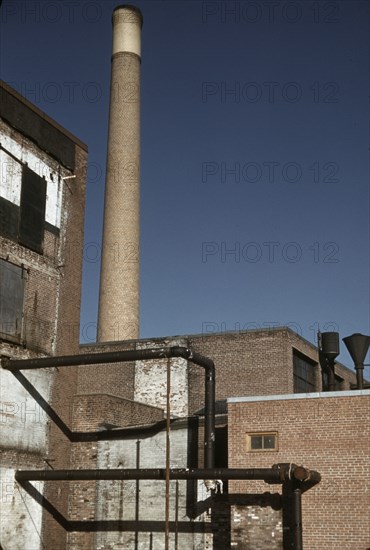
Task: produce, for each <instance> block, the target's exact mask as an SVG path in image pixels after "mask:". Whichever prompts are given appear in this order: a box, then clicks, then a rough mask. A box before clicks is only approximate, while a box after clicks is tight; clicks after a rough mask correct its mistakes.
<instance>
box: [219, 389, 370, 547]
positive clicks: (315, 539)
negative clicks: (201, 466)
mask: <svg viewBox="0 0 370 550" xmlns="http://www.w3.org/2000/svg"><path fill="white" fill-rule="evenodd" d="M228 410H229V467H233V468H252V467H253V468H254V467H256V468H259V467H271V466H272V465H273V464H275V463H278V462H293V463H296V464H299V465H300V464H303V465H304V466H305V467H307V468H310V469H313V470H317V471H318V472H320V473H321V476H322V481H321V482H320V484H319V485H317V486H315V487H313V488H312V489H310V490H308V491H307V492H305V493H304V494H303V497H302V507H303V546H304V548H305V550H317V549H318V548H325V549H328V550H330V549H333V550H334V549H338V548H345V549H346V550H367V549H368V548H369V546H370V528H369V522H368V519H369V516H368V504H369V502H368V495H367V493H366V487H368V486H369V482H370V475H369V468H368V465H369V457H370V418H369V417H370V396H369V395H366V396H365V395H364V396H361V395H358V394H357V395H356V393H355V392H354V393H353V394H352V395H348V394H343V396H338V397H320V398H315V399H312V398H309V399H308V398H302V399H292V400H278V401H255V402H239V403H229V404H228ZM253 431H277V432H278V439H279V449H278V451H277V452H263V451H261V452H253V453H251V452H247V450H246V433H248V432H253ZM271 487H272V489H271ZM277 487H278V486H274V485H273V486H269V485H267V484H266V483H264V482H252V481H248V482H233V483H230V491H231V492H236V493H241V492H251V491H252V492H253V491H259V492H261V493H262V492H266V491H271V490H273V491H274V492H275V490H276V488H277Z"/></svg>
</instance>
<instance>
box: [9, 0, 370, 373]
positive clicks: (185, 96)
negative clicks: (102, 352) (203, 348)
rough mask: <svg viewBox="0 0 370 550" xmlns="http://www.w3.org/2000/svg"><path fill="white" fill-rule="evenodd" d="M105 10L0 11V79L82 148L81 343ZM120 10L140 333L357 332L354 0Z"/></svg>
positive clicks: (361, 293) (364, 244)
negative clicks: (137, 97) (137, 232)
mask: <svg viewBox="0 0 370 550" xmlns="http://www.w3.org/2000/svg"><path fill="white" fill-rule="evenodd" d="M118 3H119V2H116V1H115V2H114V1H111V0H105V1H100V2H98V1H83V0H81V1H73V0H71V1H65V2H64V1H63V0H58V1H56V0H54V1H52V0H50V1H49V0H45V1H41V2H36V1H35V2H34V1H33V0H27V2H23V1H10V0H4V2H3V3H2V7H1V10H0V20H1V77H2V79H3V80H5V81H7V82H9V83H10V84H11V85H13V87H15V88H16V89H17V90H18V91H20V92H21V93H22V94H23V95H25V96H26V97H27V98H28V99H29V100H30V101H32V102H33V103H35V104H36V105H37V106H38V107H39V108H41V109H42V110H44V111H45V112H46V113H48V114H49V115H50V116H52V117H53V118H55V119H56V120H57V121H58V122H59V123H60V124H62V125H63V126H65V127H66V128H67V129H68V130H70V131H71V132H73V133H74V134H75V135H77V136H78V137H79V138H80V139H82V140H83V141H84V142H86V143H87V144H88V146H89V170H88V189H87V203H86V225H85V248H84V260H85V261H84V276H83V297H82V304H83V305H82V330H81V332H82V340H83V341H87V342H91V341H94V339H95V326H96V317H97V302H98V286H99V268H100V264H99V260H100V243H101V231H102V214H103V198H104V170H105V155H106V139H107V120H108V107H109V77H110V56H111V13H112V10H113V8H114V7H115V6H116V5H117V4H118ZM135 5H137V6H138V7H140V8H141V10H142V12H143V16H144V26H143V35H142V39H143V42H142V48H143V49H142V95H141V97H142V162H141V173H142V176H141V197H142V198H141V336H142V337H145V338H146V337H152V336H165V335H177V334H192V333H202V332H205V333H210V332H216V331H217V332H219V331H227V330H243V329H247V328H267V327H269V326H277V325H288V326H290V327H291V328H293V329H294V330H296V331H297V332H298V333H299V334H301V335H302V336H303V337H305V338H307V339H308V340H310V341H312V342H314V341H315V337H316V332H317V330H318V328H320V329H321V330H322V331H325V330H329V331H330V330H337V331H339V332H340V335H341V337H344V336H347V335H349V334H352V333H353V332H362V333H365V334H369V333H370V328H369V169H368V147H369V145H368V142H369V140H368V96H369V44H368V33H369V4H368V2H365V1H362V0H358V1H357V0H351V1H347V0H340V1H328V2H325V1H322V0H321V1H320V2H316V1H311V0H304V1H298V0H296V1H292V2H285V1H280V2H279V1H277V0H276V1H275V2H269V1H262V0H257V1H253V2H252V1H236V2H233V1H227V2H224V1H205V2H202V1H198V0H191V1H172V2H170V1H167V0H161V1H159V0H158V1H154V0H137V2H135ZM343 348H344V345H343V344H342V353H341V356H340V359H341V360H342V361H344V362H345V363H346V364H348V365H349V366H351V360H350V359H349V358H348V354H347V353H346V352H345V351H344V349H343ZM367 362H370V361H367Z"/></svg>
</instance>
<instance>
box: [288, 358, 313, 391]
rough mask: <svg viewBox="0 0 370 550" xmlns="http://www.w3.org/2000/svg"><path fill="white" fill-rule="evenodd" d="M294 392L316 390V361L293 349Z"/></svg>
mask: <svg viewBox="0 0 370 550" xmlns="http://www.w3.org/2000/svg"><path fill="white" fill-rule="evenodd" d="M293 378H294V393H312V392H314V391H316V369H315V363H313V362H312V361H310V360H309V359H308V358H307V357H305V356H304V355H301V354H299V353H297V352H295V351H293Z"/></svg>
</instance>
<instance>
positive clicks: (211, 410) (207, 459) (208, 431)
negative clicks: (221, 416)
mask: <svg viewBox="0 0 370 550" xmlns="http://www.w3.org/2000/svg"><path fill="white" fill-rule="evenodd" d="M205 376H206V380H205V386H206V396H205V419H204V422H205V426H204V467H205V468H214V465H215V398H216V396H215V369H214V367H213V368H207V369H206V374H205Z"/></svg>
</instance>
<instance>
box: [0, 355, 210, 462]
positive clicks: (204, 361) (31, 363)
mask: <svg viewBox="0 0 370 550" xmlns="http://www.w3.org/2000/svg"><path fill="white" fill-rule="evenodd" d="M171 357H182V358H183V359H186V360H187V361H190V362H191V363H194V364H195V365H198V366H199V367H202V368H204V369H205V406H204V409H205V414H204V416H205V419H204V421H205V429H204V456H205V466H206V467H207V468H213V466H214V461H215V459H214V455H215V384H216V381H215V365H214V363H213V361H212V360H211V359H209V357H205V356H204V355H201V354H200V353H198V352H195V351H192V350H191V349H189V348H186V347H183V346H172V347H164V348H149V349H143V350H121V351H109V352H101V353H84V354H81V355H62V356H58V357H41V358H36V359H10V358H8V357H3V358H2V359H1V366H2V368H3V369H6V370H9V371H11V372H13V373H14V372H15V371H19V370H30V369H46V368H52V367H59V368H60V367H71V366H80V365H97V364H100V363H125V362H130V361H149V360H151V359H164V358H167V359H168V358H171Z"/></svg>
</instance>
